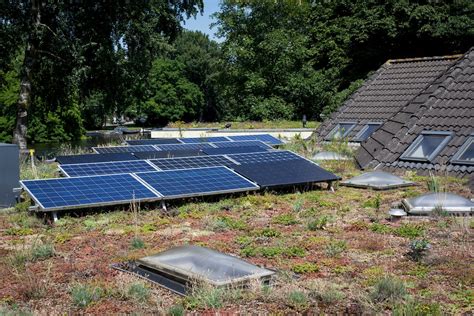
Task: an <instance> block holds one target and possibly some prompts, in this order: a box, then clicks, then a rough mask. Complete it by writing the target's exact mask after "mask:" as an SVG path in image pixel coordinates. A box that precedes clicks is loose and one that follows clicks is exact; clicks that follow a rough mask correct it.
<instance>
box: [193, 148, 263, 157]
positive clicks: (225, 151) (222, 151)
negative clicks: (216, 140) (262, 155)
mask: <svg viewBox="0 0 474 316" xmlns="http://www.w3.org/2000/svg"><path fill="white" fill-rule="evenodd" d="M267 150H268V149H265V148H262V147H258V146H243V147H225V148H204V149H203V150H202V151H203V152H204V153H205V154H206V155H229V154H241V153H258V152H265V151H267Z"/></svg>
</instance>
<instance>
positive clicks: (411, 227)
mask: <svg viewBox="0 0 474 316" xmlns="http://www.w3.org/2000/svg"><path fill="white" fill-rule="evenodd" d="M395 234H396V235H397V236H400V237H405V238H417V237H422V236H423V235H424V234H425V227H424V226H423V225H422V224H402V225H401V226H400V227H398V228H397V229H396V230H395Z"/></svg>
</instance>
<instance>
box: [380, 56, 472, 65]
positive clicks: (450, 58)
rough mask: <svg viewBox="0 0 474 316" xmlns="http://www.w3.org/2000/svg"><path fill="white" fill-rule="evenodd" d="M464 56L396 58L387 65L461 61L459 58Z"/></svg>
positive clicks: (387, 62) (388, 61)
mask: <svg viewBox="0 0 474 316" xmlns="http://www.w3.org/2000/svg"><path fill="white" fill-rule="evenodd" d="M464 55H465V54H455V55H444V56H431V57H411V58H396V59H389V60H387V61H386V62H385V63H386V64H396V63H409V62H417V61H429V60H452V59H459V58H461V57H463V56H464Z"/></svg>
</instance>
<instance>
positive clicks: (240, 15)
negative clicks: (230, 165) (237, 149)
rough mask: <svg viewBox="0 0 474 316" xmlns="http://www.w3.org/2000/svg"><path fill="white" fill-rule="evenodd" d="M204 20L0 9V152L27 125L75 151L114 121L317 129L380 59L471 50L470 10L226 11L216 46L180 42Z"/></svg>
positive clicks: (172, 0) (143, 11)
mask: <svg viewBox="0 0 474 316" xmlns="http://www.w3.org/2000/svg"><path fill="white" fill-rule="evenodd" d="M202 8H203V3H202V1H201V0H138V1H119V2H115V1H95V2H90V3H89V2H87V1H65V0H64V1H52V0H26V1H21V0H10V1H6V2H5V1H4V2H1V3H0V140H2V141H12V140H13V139H12V136H13V131H14V130H16V133H15V135H16V137H18V135H21V133H22V132H25V131H26V126H28V129H27V137H28V140H29V141H30V142H45V141H64V140H73V139H78V138H79V137H81V135H83V133H84V131H85V130H86V129H93V128H94V129H95V128H100V127H102V126H103V125H104V123H105V122H106V120H107V119H110V118H111V117H112V116H114V115H115V116H120V115H126V116H127V117H129V118H132V119H133V118H137V117H141V118H146V119H147V121H146V123H145V124H147V125H149V126H158V125H160V126H161V125H165V124H167V123H168V122H170V121H178V120H179V121H194V120H199V121H203V120H204V121H216V120H224V119H225V120H249V119H250V120H272V119H299V118H301V116H302V115H303V114H305V115H306V116H307V117H308V118H311V119H320V115H321V113H323V112H324V113H330V112H331V111H333V110H334V109H336V108H337V107H338V106H339V105H340V104H341V103H342V102H343V101H344V100H345V99H346V98H347V97H348V96H349V95H350V94H351V93H352V92H353V91H354V90H355V89H357V88H358V87H359V86H360V84H361V83H362V82H363V80H364V79H365V78H367V76H368V75H369V74H370V72H372V71H374V70H375V69H377V68H378V67H380V65H381V64H382V63H384V62H385V61H386V60H387V59H389V58H405V57H418V56H434V55H446V54H454V53H462V52H464V51H466V50H467V49H469V47H470V46H472V45H473V44H474V2H472V1H470V0H458V1H408V0H388V1H382V0H356V1H352V0H351V1H349V0H337V1H309V0H285V1H274V0H252V1H251V0H239V1H237V0H223V1H222V2H221V8H220V11H219V12H218V13H216V17H217V23H216V29H217V32H218V35H219V36H221V37H222V39H223V42H222V43H221V44H218V43H216V42H214V41H212V40H210V39H209V37H208V36H207V35H204V34H202V33H199V32H190V31H183V30H182V26H181V22H182V21H183V20H184V19H185V18H187V17H188V16H192V15H194V14H196V13H198V12H199V11H200V10H202ZM26 118H28V120H26ZM16 140H17V141H18V139H16Z"/></svg>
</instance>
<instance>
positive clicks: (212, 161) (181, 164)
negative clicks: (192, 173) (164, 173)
mask: <svg viewBox="0 0 474 316" xmlns="http://www.w3.org/2000/svg"><path fill="white" fill-rule="evenodd" d="M150 162H151V163H153V164H154V165H155V166H157V167H158V168H160V169H161V170H175V169H193V168H202V167H213V166H229V165H234V163H233V162H232V161H230V160H229V159H227V158H226V157H224V156H196V157H179V158H168V159H154V160H150Z"/></svg>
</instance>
